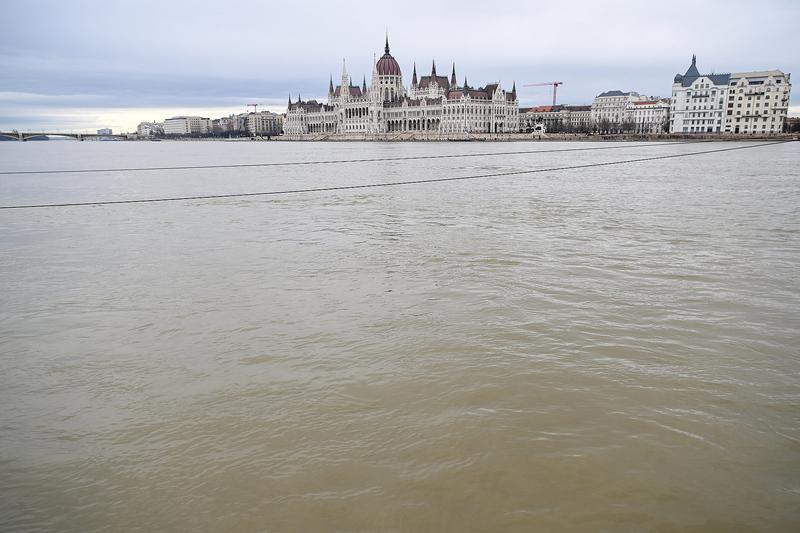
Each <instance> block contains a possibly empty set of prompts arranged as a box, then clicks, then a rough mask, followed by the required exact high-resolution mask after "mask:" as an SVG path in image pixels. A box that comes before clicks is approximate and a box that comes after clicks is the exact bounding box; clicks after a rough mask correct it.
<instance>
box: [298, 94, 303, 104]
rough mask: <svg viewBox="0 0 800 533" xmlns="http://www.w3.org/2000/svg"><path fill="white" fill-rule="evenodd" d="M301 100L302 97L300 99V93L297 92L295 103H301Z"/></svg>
mask: <svg viewBox="0 0 800 533" xmlns="http://www.w3.org/2000/svg"><path fill="white" fill-rule="evenodd" d="M302 101H303V99H302V98H300V93H297V103H298V104H299V103H301V102H302Z"/></svg>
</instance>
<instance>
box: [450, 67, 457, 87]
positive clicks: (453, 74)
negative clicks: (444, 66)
mask: <svg viewBox="0 0 800 533" xmlns="http://www.w3.org/2000/svg"><path fill="white" fill-rule="evenodd" d="M450 85H452V86H453V87H455V86H456V85H458V82H456V62H455V61H453V73H452V74H450Z"/></svg>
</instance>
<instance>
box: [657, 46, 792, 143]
mask: <svg viewBox="0 0 800 533" xmlns="http://www.w3.org/2000/svg"><path fill="white" fill-rule="evenodd" d="M791 88H792V85H791V82H790V75H789V74H784V73H783V72H781V71H780V70H764V71H754V72H739V73H732V74H727V73H726V74H714V73H712V74H700V71H699V70H698V69H697V57H696V56H692V64H691V65H690V66H689V68H688V70H687V71H686V73H685V74H677V75H676V76H675V79H674V80H673V84H672V108H671V113H670V115H671V116H670V133H751V134H755V133H759V134H770V133H780V132H781V131H782V129H783V124H784V122H785V121H786V118H787V115H788V112H789V94H790V92H791Z"/></svg>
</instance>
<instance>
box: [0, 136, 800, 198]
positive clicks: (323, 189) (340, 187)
mask: <svg viewBox="0 0 800 533" xmlns="http://www.w3.org/2000/svg"><path fill="white" fill-rule="evenodd" d="M787 142H792V141H776V142H769V143H761V144H750V145H747V146H734V147H731V148H717V149H714V150H704V151H702V152H689V153H684V154H669V155H659V156H650V157H641V158H637V159H623V160H619V161H606V162H603V163H586V164H583V165H569V166H563V167H549V168H539V169H526V170H514V171H510V172H497V173H493V174H477V175H472V176H454V177H449V178H427V179H420V180H407V181H390V182H386V183H365V184H361V185H337V186H331V187H313V188H307V189H288V190H280V191H264V192H246V193H231V194H208V195H198V196H174V197H168V198H142V199H138V200H106V201H94V202H65V203H55V204H29V205H3V206H0V209H39V208H48V207H87V206H103V205H121V204H145V203H156V202H179V201H189V200H218V199H226V198H247V197H253V196H278V195H286V194H303V193H314V192H329V191H346V190H354V189H369V188H378V187H395V186H399V185H417V184H422V183H439V182H447V181H464V180H476V179H483V178H497V177H504V176H517V175H521V174H537V173H542V172H557V171H561V170H576V169H583V168H594V167H604V166H612V165H624V164H629V163H640V162H644V161H657V160H663V159H674V158H678V157H691V156H696V155H704V154H713V153H720V152H732V151H736V150H746V149H748V148H761V147H765V146H773V145H776V144H785V143H787Z"/></svg>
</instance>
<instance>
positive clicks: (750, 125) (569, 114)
mask: <svg viewBox="0 0 800 533" xmlns="http://www.w3.org/2000/svg"><path fill="white" fill-rule="evenodd" d="M791 89H792V85H791V81H790V75H789V74H784V73H783V72H781V71H779V70H765V71H755V72H739V73H733V74H700V72H699V71H698V70H697V58H696V57H692V64H691V66H690V67H689V69H688V70H687V71H686V73H685V74H678V75H677V76H675V79H674V82H673V85H672V98H663V99H662V98H659V97H653V96H650V97H648V96H643V95H641V94H639V93H637V92H634V91H630V92H622V91H606V92H604V93H601V94H599V95H598V96H597V97H596V98H595V99H594V101H593V102H592V105H591V106H539V107H532V108H528V109H520V115H519V116H520V120H519V123H520V130H521V131H523V132H529V131H550V132H570V131H575V132H584V131H599V132H609V133H619V132H629V133H660V132H670V133H749V134H770V133H780V132H781V131H783V127H784V123H786V121H787V117H788V112H789V96H790V92H791Z"/></svg>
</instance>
